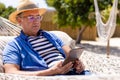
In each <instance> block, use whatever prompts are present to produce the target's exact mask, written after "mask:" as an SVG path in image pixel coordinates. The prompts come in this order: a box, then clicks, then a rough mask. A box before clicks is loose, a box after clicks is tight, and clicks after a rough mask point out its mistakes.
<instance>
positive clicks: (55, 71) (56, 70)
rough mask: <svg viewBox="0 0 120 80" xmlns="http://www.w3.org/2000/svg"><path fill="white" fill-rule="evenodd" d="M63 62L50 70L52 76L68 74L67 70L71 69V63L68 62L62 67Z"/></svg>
mask: <svg viewBox="0 0 120 80" xmlns="http://www.w3.org/2000/svg"><path fill="white" fill-rule="evenodd" d="M62 64H63V62H62V61H60V62H58V63H57V64H56V65H54V66H53V67H51V68H50V70H51V72H53V74H54V75H57V74H65V73H67V72H69V70H70V69H71V68H72V67H73V63H72V62H69V63H68V64H66V65H64V66H62Z"/></svg>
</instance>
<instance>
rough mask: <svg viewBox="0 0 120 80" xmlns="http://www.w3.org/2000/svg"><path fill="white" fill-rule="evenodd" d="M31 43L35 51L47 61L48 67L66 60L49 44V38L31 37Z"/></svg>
mask: <svg viewBox="0 0 120 80" xmlns="http://www.w3.org/2000/svg"><path fill="white" fill-rule="evenodd" d="M29 42H30V44H31V45H32V47H33V49H34V50H35V51H37V52H38V54H40V55H41V57H42V58H43V59H44V60H45V62H46V63H47V65H48V67H51V66H53V65H54V64H56V63H57V62H58V61H60V60H62V61H63V60H64V57H63V56H62V55H61V54H60V52H59V51H58V50H57V48H56V47H54V45H53V44H52V43H50V42H49V40H48V39H47V38H45V37H44V36H42V35H40V36H37V37H34V36H30V37H29Z"/></svg>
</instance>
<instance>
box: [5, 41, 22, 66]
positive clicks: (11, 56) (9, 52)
mask: <svg viewBox="0 0 120 80" xmlns="http://www.w3.org/2000/svg"><path fill="white" fill-rule="evenodd" d="M20 61H21V55H20V52H19V49H18V47H17V46H16V44H15V42H14V41H12V42H10V43H8V44H7V45H6V46H5V48H4V50H3V64H7V63H8V64H17V65H20Z"/></svg>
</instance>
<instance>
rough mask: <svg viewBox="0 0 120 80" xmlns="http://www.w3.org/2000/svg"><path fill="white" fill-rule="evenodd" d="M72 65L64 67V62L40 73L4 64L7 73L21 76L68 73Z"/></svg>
mask: <svg viewBox="0 0 120 80" xmlns="http://www.w3.org/2000/svg"><path fill="white" fill-rule="evenodd" d="M72 66H73V64H72V63H68V64H66V65H65V66H62V62H59V63H58V64H56V65H55V66H53V67H51V68H49V69H46V70H40V71H22V70H20V67H19V66H18V65H16V64H4V69H5V73H13V74H21V75H30V76H50V75H57V74H65V73H67V72H68V71H69V70H70V69H71V67H72Z"/></svg>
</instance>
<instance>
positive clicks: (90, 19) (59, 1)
mask: <svg viewBox="0 0 120 80" xmlns="http://www.w3.org/2000/svg"><path fill="white" fill-rule="evenodd" d="M46 1H47V3H48V5H49V6H53V7H54V8H55V9H56V10H57V16H56V20H55V21H56V22H57V23H58V24H59V26H72V27H76V26H77V27H81V26H83V25H86V26H87V25H89V26H92V25H95V24H96V20H95V10H94V0H46ZM97 1H98V6H99V9H100V11H101V14H102V15H103V16H104V17H103V20H104V21H106V20H107V19H108V17H109V12H110V10H111V7H112V5H113V0H97ZM118 1H119V4H120V0H118ZM118 7H120V6H118Z"/></svg>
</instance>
